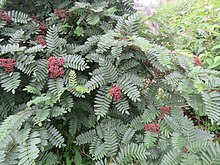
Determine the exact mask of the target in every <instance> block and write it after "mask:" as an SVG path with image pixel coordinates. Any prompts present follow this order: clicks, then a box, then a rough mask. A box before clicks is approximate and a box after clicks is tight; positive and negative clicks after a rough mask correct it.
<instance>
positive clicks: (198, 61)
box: [194, 57, 202, 66]
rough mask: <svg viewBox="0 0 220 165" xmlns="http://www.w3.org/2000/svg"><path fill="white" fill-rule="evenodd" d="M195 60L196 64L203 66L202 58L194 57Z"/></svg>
mask: <svg viewBox="0 0 220 165" xmlns="http://www.w3.org/2000/svg"><path fill="white" fill-rule="evenodd" d="M194 61H195V64H196V65H198V66H202V62H201V61H200V58H199V57H194Z"/></svg>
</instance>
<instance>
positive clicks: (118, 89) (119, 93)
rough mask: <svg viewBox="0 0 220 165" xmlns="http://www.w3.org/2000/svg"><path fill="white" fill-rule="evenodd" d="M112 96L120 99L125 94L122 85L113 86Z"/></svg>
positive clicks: (116, 99) (115, 99) (114, 98)
mask: <svg viewBox="0 0 220 165" xmlns="http://www.w3.org/2000/svg"><path fill="white" fill-rule="evenodd" d="M110 96H111V97H112V98H113V100H114V101H120V100H121V99H122V98H123V96H124V95H123V93H122V91H121V87H119V86H116V87H113V88H112V89H111V90H110Z"/></svg>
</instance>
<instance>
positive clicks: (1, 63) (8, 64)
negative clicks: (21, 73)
mask: <svg viewBox="0 0 220 165" xmlns="http://www.w3.org/2000/svg"><path fill="white" fill-rule="evenodd" d="M15 65H16V62H15V60H14V59H12V58H10V59H5V58H2V59H0V67H4V69H5V70H4V71H5V72H7V73H11V72H13V71H14V66H15Z"/></svg>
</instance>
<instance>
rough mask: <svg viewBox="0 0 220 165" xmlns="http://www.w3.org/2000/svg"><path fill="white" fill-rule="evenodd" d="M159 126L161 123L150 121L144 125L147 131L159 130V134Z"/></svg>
mask: <svg viewBox="0 0 220 165" xmlns="http://www.w3.org/2000/svg"><path fill="white" fill-rule="evenodd" d="M159 127H160V125H159V124H155V123H150V124H145V125H144V130H145V131H147V132H157V133H158V134H159V133H160V129H159Z"/></svg>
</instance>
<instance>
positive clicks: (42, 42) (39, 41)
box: [34, 35, 47, 46]
mask: <svg viewBox="0 0 220 165" xmlns="http://www.w3.org/2000/svg"><path fill="white" fill-rule="evenodd" d="M34 42H36V43H37V44H40V45H42V46H47V42H46V37H45V36H44V35H39V36H37V39H36V40H35V41H34Z"/></svg>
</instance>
